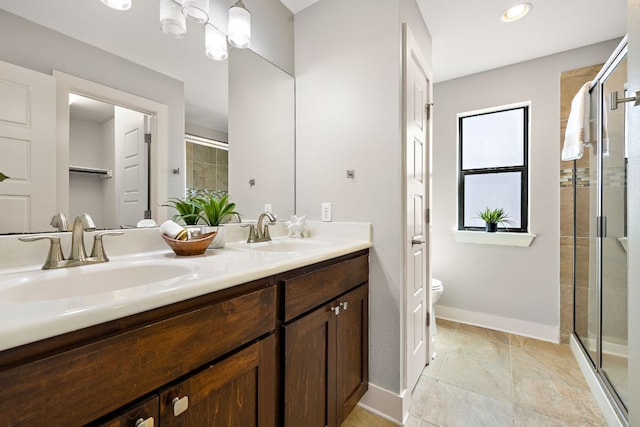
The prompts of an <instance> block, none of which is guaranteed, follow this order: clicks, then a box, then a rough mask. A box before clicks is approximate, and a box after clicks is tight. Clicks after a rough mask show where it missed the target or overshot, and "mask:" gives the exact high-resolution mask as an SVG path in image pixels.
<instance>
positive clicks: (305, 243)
mask: <svg viewBox="0 0 640 427" xmlns="http://www.w3.org/2000/svg"><path fill="white" fill-rule="evenodd" d="M245 245H246V247H247V248H249V249H253V250H256V251H260V252H306V251H311V250H317V249H321V248H326V247H327V246H329V243H327V242H322V241H317V240H304V239H295V240H294V239H278V240H270V241H268V242H260V243H245Z"/></svg>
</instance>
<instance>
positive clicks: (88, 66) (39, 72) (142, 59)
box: [0, 0, 294, 233]
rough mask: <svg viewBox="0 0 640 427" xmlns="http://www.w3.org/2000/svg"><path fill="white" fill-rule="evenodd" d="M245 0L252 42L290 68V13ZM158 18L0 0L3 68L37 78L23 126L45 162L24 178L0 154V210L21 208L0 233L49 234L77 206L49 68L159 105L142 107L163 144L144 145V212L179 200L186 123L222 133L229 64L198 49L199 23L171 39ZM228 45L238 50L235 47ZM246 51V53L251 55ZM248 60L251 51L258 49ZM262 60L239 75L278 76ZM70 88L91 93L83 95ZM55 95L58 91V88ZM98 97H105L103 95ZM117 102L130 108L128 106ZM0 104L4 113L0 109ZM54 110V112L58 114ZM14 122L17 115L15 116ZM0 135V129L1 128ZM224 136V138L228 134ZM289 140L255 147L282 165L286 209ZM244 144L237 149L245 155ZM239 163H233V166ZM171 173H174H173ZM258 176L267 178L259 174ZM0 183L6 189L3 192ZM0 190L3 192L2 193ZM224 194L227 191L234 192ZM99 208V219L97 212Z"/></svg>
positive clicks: (95, 7)
mask: <svg viewBox="0 0 640 427" xmlns="http://www.w3.org/2000/svg"><path fill="white" fill-rule="evenodd" d="M246 3H247V7H248V8H249V9H250V10H251V11H252V27H253V26H254V24H255V28H252V49H255V50H256V51H258V52H261V53H262V54H263V55H266V56H268V57H269V58H271V60H272V61H274V62H275V63H277V64H279V65H280V66H281V67H283V68H285V69H287V70H292V69H293V24H292V19H291V13H290V12H289V11H288V10H287V9H286V7H285V6H284V5H282V4H281V3H280V2H279V0H260V1H253V0H252V1H251V3H250V2H249V1H247V2H246ZM219 6H220V7H221V8H223V9H225V10H227V9H228V6H227V5H224V4H222V3H220V5H219ZM159 16H160V14H159V2H157V1H149V2H146V1H138V2H134V6H133V7H132V8H131V10H129V11H127V12H125V13H122V12H112V11H110V10H109V9H108V8H105V6H104V5H103V4H102V3H100V2H99V1H82V2H78V1H73V2H72V1H68V0H65V1H59V2H42V1H41V0H21V1H20V2H4V3H3V5H2V6H1V7H0V37H2V38H3V39H4V40H12V42H11V43H2V44H0V62H2V61H4V62H5V63H8V64H10V65H13V66H17V67H21V68H20V71H19V72H18V75H20V76H26V75H27V74H28V73H29V72H32V73H33V74H34V75H36V77H37V78H38V79H40V80H44V82H41V84H40V83H38V85H33V84H31V83H29V84H27V85H26V86H29V87H32V88H38V90H40V89H39V88H40V87H41V86H42V87H43V89H42V91H43V92H42V93H44V95H40V94H35V93H34V92H32V93H31V94H30V96H31V100H32V105H38V108H39V110H38V111H34V112H33V113H32V114H31V116H30V117H32V118H38V122H39V125H38V126H40V124H41V125H42V126H41V127H39V128H38V130H37V131H36V132H33V131H32V134H34V135H36V136H38V138H39V140H38V141H34V142H33V145H32V146H31V148H32V149H36V147H37V152H38V158H39V159H41V160H44V159H46V162H45V161H43V162H42V164H41V165H40V164H38V165H37V166H34V167H32V170H37V172H38V173H37V174H35V175H32V176H30V177H28V179H27V178H26V172H27V171H25V170H16V167H17V166H18V165H19V164H20V163H19V162H8V161H7V157H4V159H3V157H2V156H0V172H4V173H5V174H6V175H9V176H11V179H8V180H6V181H4V182H2V183H0V208H1V209H2V211H3V212H8V211H17V212H21V214H20V215H16V218H17V219H16V221H13V222H12V221H8V220H3V221H2V222H1V223H0V233H12V232H18V233H22V232H36V231H46V232H51V231H53V230H54V228H53V227H51V226H50V225H49V222H50V220H51V217H52V216H53V215H54V214H55V213H56V212H64V213H65V214H66V215H67V216H71V215H73V213H71V211H72V210H73V209H75V208H72V207H71V204H72V203H73V204H76V201H78V200H76V201H72V200H70V194H69V189H70V183H69V180H70V179H71V180H76V178H79V177H78V176H76V173H73V176H70V175H69V166H70V165H71V166H75V165H73V163H72V162H71V159H70V157H72V156H73V155H72V153H70V152H69V150H68V144H69V143H70V140H69V135H68V132H69V129H67V130H66V131H65V130H64V129H62V128H63V127H66V126H67V124H69V123H70V118H69V117H68V116H67V117H66V118H65V120H64V123H66V124H65V125H61V123H62V122H61V121H60V120H61V118H60V115H59V114H60V113H59V112H60V110H61V108H63V106H64V103H67V105H68V100H64V101H62V100H61V99H56V93H58V94H60V93H61V92H60V87H59V86H58V87H57V88H56V86H57V84H58V79H57V78H56V76H55V75H54V76H52V70H62V71H64V72H65V73H68V75H72V76H77V77H79V78H82V79H85V80H86V81H90V82H95V83H98V84H101V85H103V86H106V87H109V88H113V89H115V90H118V91H122V92H125V93H128V94H131V95H133V96H137V97H141V98H144V99H146V100H152V101H153V102H156V103H158V104H160V105H161V106H162V107H163V108H165V110H161V111H159V114H158V115H156V114H155V113H154V111H155V110H152V109H149V108H146V109H144V111H145V112H147V113H153V114H154V117H155V119H154V120H155V122H154V125H153V126H152V129H156V128H157V131H158V135H157V138H158V140H159V141H161V142H162V141H163V143H164V148H162V149H158V151H157V152H156V153H154V152H153V150H155V149H156V148H157V145H155V144H152V148H151V150H152V155H151V176H150V180H151V189H152V191H151V204H150V210H151V212H152V217H153V218H154V219H156V220H159V219H161V218H162V217H163V216H164V217H167V215H168V212H167V209H166V208H163V207H161V205H162V204H163V203H165V202H166V200H167V199H168V198H169V197H183V196H184V195H185V188H186V187H187V182H186V181H187V176H185V173H184V171H185V165H186V150H185V143H184V134H185V127H186V128H187V129H189V128H190V127H193V128H197V129H201V130H202V132H200V131H198V132H189V133H193V134H195V135H197V136H202V137H209V136H210V135H211V134H212V133H213V134H215V133H216V132H217V131H219V132H222V133H224V134H225V135H226V133H227V116H228V111H227V100H228V96H234V93H230V92H229V88H228V77H227V75H228V74H227V67H228V64H229V63H228V62H227V61H211V60H210V59H208V58H207V57H206V56H205V55H204V53H203V52H204V45H203V40H204V28H203V27H202V26H198V25H194V24H193V23H188V25H187V27H188V28H187V35H186V36H185V38H183V39H180V40H177V39H173V38H171V37H168V36H166V35H165V34H162V32H161V30H160V25H159ZM114 28H117V29H118V31H117V32H114V30H113V29H114ZM254 29H255V31H254ZM253 35H255V37H253ZM132 40H135V43H132V42H131V41H132ZM254 42H255V43H254ZM234 50H235V51H238V49H234ZM246 52H247V54H251V55H255V54H254V53H252V52H248V51H246ZM255 57H256V58H259V57H258V56H257V55H255ZM264 63H265V66H264V67H262V66H261V67H259V69H256V70H250V69H249V70H245V71H244V72H243V73H242V75H243V76H249V75H251V74H254V75H253V76H252V77H251V78H252V79H254V80H260V79H261V76H260V75H259V73H260V72H262V70H263V69H264V68H268V67H271V68H272V69H273V70H277V72H278V73H283V74H286V73H284V72H282V71H281V70H280V69H277V68H276V67H275V66H273V65H271V64H269V63H268V62H267V61H264ZM286 75H287V78H288V80H289V81H290V84H287V85H286V87H283V90H287V91H290V96H289V95H287V96H289V99H290V100H291V110H293V77H291V75H289V74H286ZM264 82H265V85H266V86H269V87H273V85H271V84H269V83H267V77H264ZM67 89H70V88H67ZM78 92H79V93H82V94H83V95H88V96H89V97H92V98H93V97H94V95H93V94H92V93H86V92H84V91H78ZM39 93H40V92H39ZM228 94H229V95H228ZM14 95H19V94H14ZM64 96H65V97H66V94H64ZM18 98H19V96H17V97H14V98H12V100H11V101H10V103H9V104H7V105H10V106H11V108H8V109H7V110H6V111H11V113H12V117H9V119H11V120H15V119H16V117H17V116H15V114H14V113H16V111H18V110H17V109H16V108H15V106H16V105H20V104H19V103H18V102H16V99H18ZM99 98H101V99H108V97H107V98H103V97H99ZM22 99H25V98H22ZM256 99H257V98H256ZM3 101H7V102H9V101H8V98H6V97H1V96H0V104H1V103H2V102H3ZM45 104H46V106H45ZM118 104H119V105H121V106H129V107H131V105H126V104H122V103H118ZM260 105H261V106H262V108H264V109H265V111H268V110H269V109H270V107H269V106H268V100H264V99H263V100H262V101H260ZM136 108H137V107H136ZM154 108H155V107H154ZM0 110H1V111H5V110H3V109H2V108H0ZM56 110H57V111H58V116H57V117H56ZM272 114H273V118H274V121H278V120H280V119H281V118H282V117H287V119H288V120H290V121H291V123H290V124H289V126H290V127H291V129H293V114H290V115H286V116H282V117H277V118H276V115H278V114H279V112H277V111H273V113H272ZM14 116H15V117H14ZM18 116H19V114H18ZM17 119H18V120H19V119H20V117H17ZM11 120H9V121H11ZM0 121H1V120H0ZM32 122H33V120H32ZM192 125H193V126H192ZM236 126H242V127H247V128H253V129H254V130H256V131H258V130H259V129H260V127H261V125H260V124H256V123H252V121H251V117H249V116H248V115H240V116H238V117H237V119H236ZM2 132H3V131H2V129H0V133H2ZM65 132H67V133H65ZM56 134H57V138H55V139H56V140H57V144H53V141H54V138H53V137H52V136H53V135H56ZM7 136H9V137H10V138H14V139H18V140H27V139H26V138H25V137H24V136H21V135H17V136H16V135H10V134H0V139H2V138H3V137H5V138H6V137H7ZM155 137H156V136H155V135H154V138H155ZM230 139H233V137H232V136H231V137H230ZM225 140H226V139H225ZM247 142H248V143H250V144H264V143H265V141H264V140H263V139H262V138H260V137H259V136H258V137H256V138H253V139H252V140H251V141H247ZM38 144H40V145H38ZM242 144H243V143H242V142H239V143H238V147H241V146H242ZM229 146H230V147H232V148H231V150H233V146H234V143H233V141H230V144H229ZM154 147H155V148H154ZM247 147H248V146H247ZM247 147H245V148H247ZM288 147H289V148H288V149H289V153H286V154H283V152H282V150H281V149H280V148H279V147H277V146H275V147H274V150H273V151H272V152H269V151H268V150H265V151H264V152H263V153H261V159H260V160H261V161H260V164H261V166H260V167H265V168H274V169H275V170H277V171H278V173H277V175H278V176H279V175H280V172H281V171H290V176H289V177H288V179H287V182H282V183H280V184H279V190H278V191H279V193H278V195H279V197H281V198H283V199H284V198H286V199H288V200H287V202H286V204H287V205H290V206H293V198H294V194H293V180H294V174H293V171H292V170H293V169H292V167H291V166H290V164H291V163H292V159H293V157H294V155H293V149H294V145H293V141H292V140H290V143H289V144H288ZM23 148H24V147H22V148H21V146H20V145H19V144H13V145H12V146H11V147H10V148H8V146H7V145H3V146H2V147H0V149H2V152H3V154H4V153H6V152H7V150H9V149H11V150H17V151H20V150H21V149H23ZM245 148H242V149H241V150H242V151H243V152H246V151H245ZM262 148H263V147H261V148H260V149H258V150H257V151H260V150H261V149H262ZM247 149H248V148H247ZM41 150H43V151H41ZM23 151H24V150H23ZM52 159H55V161H52ZM280 159H284V160H285V165H284V166H283V167H280V164H279V162H280ZM3 160H4V163H3ZM5 163H8V165H5ZM242 163H243V162H240V164H242ZM23 164H24V162H23ZM4 169H6V170H4ZM177 170H180V171H181V172H180V173H172V171H177ZM63 171H64V174H63V173H62V172H63ZM233 175H234V171H233V168H231V170H230V174H229V180H231V178H232V176H233ZM26 181H29V185H30V186H32V187H33V191H31V190H30V191H31V193H29V195H28V198H29V200H30V205H29V206H27V205H28V203H27V202H26V200H27V198H25V197H22V196H20V197H15V195H14V193H15V192H16V191H17V189H18V187H20V191H22V189H23V188H24V187H26V185H25V182H26ZM105 181H108V180H105ZM259 182H260V183H263V184H265V183H266V182H265V181H264V180H261V181H259ZM54 183H55V185H54ZM160 187H162V188H160ZM262 188H266V187H264V186H263V187H262ZM5 190H7V191H6V192H5ZM11 192H14V193H11ZM3 194H4V195H5V196H2V195H3ZM6 194H9V195H10V197H7V196H6ZM3 197H4V198H3ZM21 197H22V198H21ZM231 197H232V198H234V196H233V194H232V195H231ZM154 198H155V199H154ZM269 198H270V197H269ZM251 199H255V200H261V199H262V196H261V194H260V193H259V191H253V192H252V193H251ZM80 200H82V198H80ZM274 203H275V202H274ZM277 203H278V204H281V203H280V202H277ZM240 207H242V205H240ZM27 211H28V212H27ZM285 211H292V208H287V209H286V210H285V209H283V210H282V212H285ZM244 212H247V214H248V218H252V217H255V216H257V215H255V214H254V213H253V212H249V211H248V210H244V209H243V213H244ZM36 214H39V216H40V217H39V218H35V217H34V218H31V217H30V215H36ZM102 215H103V217H104V214H102ZM285 215H286V214H284V213H283V214H281V218H285ZM96 216H99V215H96ZM113 224H114V225H113V226H114V227H117V226H118V227H119V226H120V225H127V224H128V222H125V223H124V224H120V223H117V222H116V221H114V222H113ZM105 226H108V225H105Z"/></svg>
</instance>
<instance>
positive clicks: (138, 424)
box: [89, 395, 160, 427]
mask: <svg viewBox="0 0 640 427" xmlns="http://www.w3.org/2000/svg"><path fill="white" fill-rule="evenodd" d="M159 407H160V400H159V398H158V395H153V397H151V398H149V399H147V400H145V401H144V402H142V403H140V404H138V405H136V406H134V407H132V408H131V409H128V410H127V411H126V412H124V413H122V414H119V415H116V416H114V417H111V418H109V419H107V420H104V419H103V420H102V421H100V422H97V423H91V424H89V425H91V426H96V427H154V426H155V427H157V426H158V425H159V423H158V421H159V420H160V418H159V417H158V413H159Z"/></svg>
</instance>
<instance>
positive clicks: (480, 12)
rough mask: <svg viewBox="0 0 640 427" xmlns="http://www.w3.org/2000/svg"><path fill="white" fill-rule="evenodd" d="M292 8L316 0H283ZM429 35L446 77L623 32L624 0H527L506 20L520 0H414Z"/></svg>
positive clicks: (438, 74)
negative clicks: (528, 6)
mask: <svg viewBox="0 0 640 427" xmlns="http://www.w3.org/2000/svg"><path fill="white" fill-rule="evenodd" d="M281 1H282V3H283V4H284V5H285V6H287V7H288V8H289V9H290V10H291V11H292V12H293V13H297V12H299V11H300V10H302V9H304V8H306V7H308V6H310V5H311V4H313V3H316V2H317V1H318V0H281ZM416 1H417V3H418V7H419V8H420V11H421V12H422V16H423V17H424V20H425V22H426V24H427V27H428V28H429V31H430V32H431V36H432V39H433V73H434V80H435V81H436V82H438V81H444V80H449V79H452V78H456V77H461V76H464V75H468V74H473V73H477V72H480V71H486V70H490V69H493V68H497V67H501V66H504V65H509V64H514V63H517V62H522V61H526V60H529V59H533V58H539V57H541V56H546V55H550V54H553V53H558V52H562V51H565V50H569V49H574V48H577V47H581V46H587V45H590V44H594V43H597V42H601V41H605V40H610V39H613V38H616V37H622V36H623V35H624V34H625V33H626V10H627V1H626V0H526V1H528V2H530V3H532V4H533V9H532V11H531V12H530V13H529V15H527V16H526V17H525V18H523V19H522V20H520V21H517V22H514V23H511V24H505V23H503V22H502V21H501V20H500V15H501V13H502V12H503V11H504V10H505V9H507V8H508V7H509V6H513V5H514V4H517V3H519V0H416Z"/></svg>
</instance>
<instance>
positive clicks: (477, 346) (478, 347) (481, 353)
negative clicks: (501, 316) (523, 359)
mask: <svg viewBox="0 0 640 427" xmlns="http://www.w3.org/2000/svg"><path fill="white" fill-rule="evenodd" d="M507 339H508V338H507ZM455 341H456V342H457V343H459V344H460V346H461V351H462V353H463V354H464V355H465V356H469V357H473V358H475V359H478V360H481V361H483V362H487V363H492V364H495V365H500V366H502V367H504V368H505V369H511V366H510V365H511V354H510V349H509V344H508V342H507V344H504V343H502V342H501V341H502V340H490V339H487V338H486V337H485V336H484V335H483V334H478V333H477V332H475V331H468V330H462V329H460V330H458V333H457V334H456V337H455Z"/></svg>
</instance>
